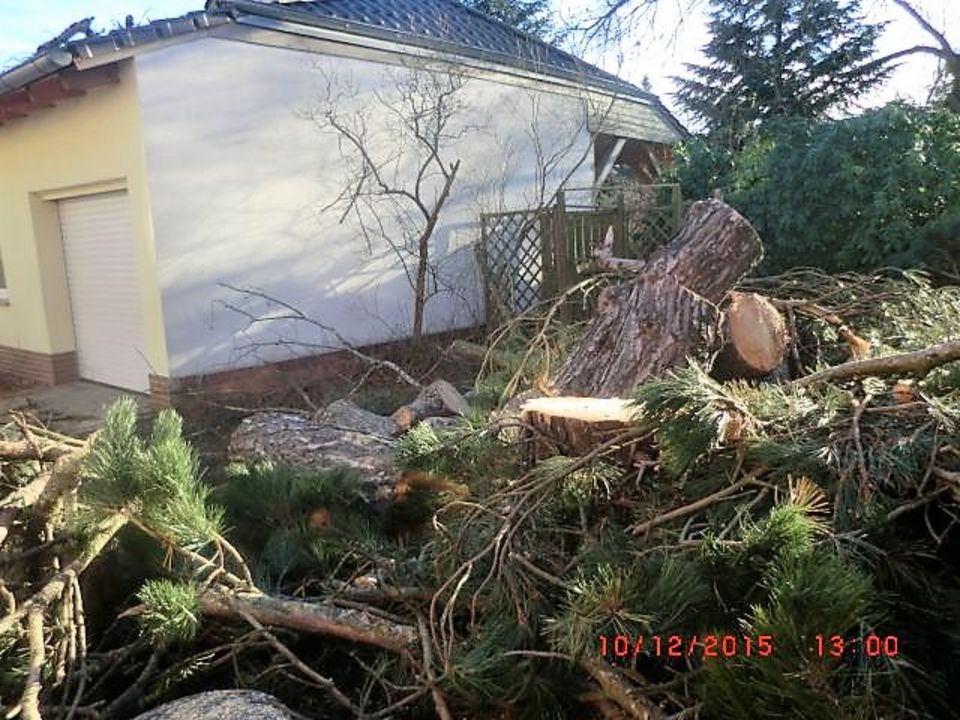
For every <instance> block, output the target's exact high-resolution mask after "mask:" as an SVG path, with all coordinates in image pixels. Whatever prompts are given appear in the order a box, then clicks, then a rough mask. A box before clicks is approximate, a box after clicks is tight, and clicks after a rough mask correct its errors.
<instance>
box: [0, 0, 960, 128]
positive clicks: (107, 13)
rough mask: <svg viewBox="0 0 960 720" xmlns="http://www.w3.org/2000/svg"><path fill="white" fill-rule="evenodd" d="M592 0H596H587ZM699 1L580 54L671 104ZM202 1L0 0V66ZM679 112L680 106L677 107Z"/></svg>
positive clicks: (893, 25) (932, 65)
mask: <svg viewBox="0 0 960 720" xmlns="http://www.w3.org/2000/svg"><path fill="white" fill-rule="evenodd" d="M590 1H591V0H554V5H555V8H556V11H557V13H558V15H559V16H560V17H561V18H570V17H575V16H576V15H577V14H578V13H580V12H582V11H583V8H584V6H585V4H587V3H589V2H590ZM914 1H915V3H916V5H917V6H918V7H919V8H921V9H922V11H923V12H924V14H925V15H926V16H927V17H928V18H929V19H930V20H931V21H933V23H934V25H936V26H937V27H939V28H948V32H947V35H948V37H949V38H950V39H951V40H952V41H953V42H954V44H955V46H960V0H914ZM593 2H595V3H596V2H598V0H593ZM706 5H707V3H706V0H664V2H663V3H661V4H660V5H659V8H660V9H659V10H658V15H657V18H656V21H655V22H654V23H652V27H651V24H650V23H645V27H647V28H648V29H646V30H644V31H642V32H639V33H637V34H636V36H635V37H634V38H633V42H632V43H629V44H627V46H626V47H624V48H623V50H622V52H621V53H614V52H607V53H604V54H600V55H594V56H592V57H587V58H586V59H588V60H590V61H591V62H594V63H596V64H598V65H601V66H602V67H604V69H607V70H610V71H613V72H616V73H617V74H619V75H620V76H622V77H624V78H626V79H627V80H631V81H633V82H635V83H637V84H639V83H640V82H642V81H643V79H644V78H645V77H647V78H649V79H650V82H651V83H652V86H653V90H654V92H656V93H658V94H659V95H660V96H661V98H662V99H663V100H664V102H665V103H666V104H667V105H668V107H670V108H671V109H674V110H677V108H676V107H675V103H674V102H673V101H672V98H671V97H670V95H671V93H672V92H673V91H674V89H675V86H674V83H673V81H672V79H671V77H672V76H674V75H678V74H682V68H683V63H686V62H693V63H696V62H700V61H701V60H702V57H703V56H702V54H701V52H700V48H702V46H703V45H704V43H705V42H706V41H707V28H706V14H705V12H704V7H705V6H706ZM864 5H865V8H866V9H867V12H868V16H869V17H870V18H871V19H874V20H884V21H888V22H889V25H888V27H887V29H886V31H885V33H884V35H883V37H882V39H881V41H880V43H879V51H880V53H882V54H886V53H888V52H894V51H896V50H900V49H903V48H906V47H910V46H913V45H917V44H921V43H922V44H928V43H929V42H930V40H929V38H928V37H927V36H926V35H925V34H924V33H923V31H922V30H921V29H920V28H919V26H918V25H917V24H916V23H915V22H914V21H913V20H912V19H911V18H909V17H908V16H907V15H906V14H905V13H904V12H903V11H902V10H900V9H898V8H896V7H895V6H894V5H893V4H892V3H891V2H890V1H889V0H864ZM202 8H203V0H0V67H6V66H9V65H11V64H13V63H14V62H15V61H16V60H22V59H24V58H25V57H28V56H29V55H30V54H31V53H32V52H33V51H34V50H35V49H36V47H37V46H38V45H40V44H41V43H43V42H45V41H47V40H49V39H50V38H52V37H54V36H55V35H57V34H58V33H59V32H60V31H61V30H63V29H64V28H65V27H67V26H68V25H69V24H70V23H72V22H74V21H76V20H79V19H80V18H82V17H86V16H90V15H92V16H94V17H95V27H99V28H109V27H111V26H112V25H113V23H115V22H119V23H122V22H123V20H124V18H125V17H126V16H127V15H128V14H129V15H132V16H133V18H134V20H135V21H136V22H144V21H146V20H151V19H157V18H163V17H173V16H176V15H181V14H183V13H185V12H188V11H190V10H200V9H202ZM935 72H936V61H935V60H933V59H932V58H930V57H927V56H925V55H914V56H911V57H909V58H907V59H906V60H905V61H904V62H903V65H902V66H901V67H900V68H899V69H898V70H897V71H896V73H895V74H894V75H893V77H892V78H891V80H890V81H889V82H888V83H886V84H885V86H884V87H883V88H882V89H880V90H878V91H876V92H874V93H872V94H871V95H870V96H869V97H866V98H864V99H863V100H862V101H861V103H860V105H861V107H873V106H877V105H882V104H884V103H886V102H889V101H890V100H893V99H896V98H904V99H908V100H913V101H918V102H922V101H923V100H924V99H925V98H926V92H927V90H928V88H929V87H930V84H931V83H932V81H933V78H934V74H935ZM679 114H680V116H681V118H682V117H683V114H682V112H681V113H679Z"/></svg>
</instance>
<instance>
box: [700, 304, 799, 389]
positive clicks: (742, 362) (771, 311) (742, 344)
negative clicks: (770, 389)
mask: <svg viewBox="0 0 960 720" xmlns="http://www.w3.org/2000/svg"><path fill="white" fill-rule="evenodd" d="M723 335H724V341H725V342H724V346H723V349H722V350H721V351H720V353H719V355H718V356H717V359H716V361H715V362H714V365H713V375H714V377H716V378H718V379H720V380H726V379H730V378H756V377H762V376H764V375H767V374H769V373H771V372H773V371H774V370H776V369H777V368H778V367H780V366H781V365H782V364H783V361H784V359H785V358H786V355H787V350H788V348H789V346H790V337H789V333H788V332H787V324H786V322H785V321H784V319H783V316H782V315H781V314H780V312H779V311H778V310H777V308H776V307H774V305H773V303H771V302H770V301H769V300H767V299H766V298H765V297H763V296H762V295H757V294H756V293H739V292H733V293H731V294H730V305H729V307H728V308H727V311H726V314H725V317H724V326H723Z"/></svg>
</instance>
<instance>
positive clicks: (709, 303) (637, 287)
mask: <svg viewBox="0 0 960 720" xmlns="http://www.w3.org/2000/svg"><path fill="white" fill-rule="evenodd" d="M762 256H763V247H762V245H761V244H760V238H759V237H757V233H756V231H755V230H754V229H753V228H752V227H751V226H750V223H749V222H747V220H746V219H745V218H744V217H743V216H742V215H740V214H739V213H738V212H737V211H736V210H734V209H733V208H731V207H730V206H729V205H726V204H724V203H723V202H721V201H719V200H705V201H702V202H697V203H694V204H693V206H692V207H691V208H690V211H689V212H688V213H687V217H686V220H685V221H684V225H683V227H681V228H680V231H679V232H678V233H677V235H676V236H675V237H674V239H673V240H672V241H671V242H670V244H669V245H668V246H667V247H665V248H663V249H662V250H660V251H659V252H657V253H656V254H655V255H654V256H653V257H651V258H650V260H649V261H647V262H646V263H643V264H642V266H637V268H636V271H637V277H636V279H635V280H633V281H631V282H629V283H625V284H623V285H620V286H618V287H616V288H612V289H611V290H609V291H608V292H605V293H604V296H603V298H602V307H601V308H600V309H601V312H599V313H598V314H597V316H596V317H594V318H593V320H592V321H591V322H590V324H589V325H588V326H587V329H586V331H585V332H584V334H583V337H582V338H581V340H580V342H579V343H578V344H577V346H576V347H575V348H574V349H573V351H572V352H571V353H570V355H569V356H568V357H567V360H566V361H565V362H564V363H563V365H562V366H561V367H560V369H559V370H558V371H557V374H556V376H555V377H554V379H553V389H554V390H556V391H557V392H558V393H560V394H563V395H584V396H592V397H617V396H624V395H629V394H630V393H631V392H632V391H633V388H634V387H635V386H636V385H638V384H640V383H642V382H644V381H645V380H647V379H649V378H652V377H656V376H658V375H661V374H662V373H664V372H665V371H667V370H670V369H672V368H675V367H677V366H678V365H681V364H683V363H684V362H686V358H687V357H695V358H696V357H700V358H704V357H706V356H707V355H709V354H712V353H713V352H714V351H715V350H716V349H717V348H718V343H717V341H718V338H719V328H718V321H719V319H720V313H719V310H718V309H717V303H719V302H720V301H721V300H723V298H724V297H725V296H726V294H727V293H728V292H729V291H730V289H731V288H733V287H734V286H735V285H736V283H737V282H738V281H739V280H740V279H741V278H742V277H743V276H744V275H745V274H746V273H747V272H748V271H749V270H750V269H751V268H752V267H753V266H754V265H756V263H757V262H759V260H760V258H761V257H762Z"/></svg>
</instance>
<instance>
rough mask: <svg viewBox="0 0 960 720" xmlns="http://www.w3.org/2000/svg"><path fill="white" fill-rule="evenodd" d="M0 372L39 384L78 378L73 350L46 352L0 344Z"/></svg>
mask: <svg viewBox="0 0 960 720" xmlns="http://www.w3.org/2000/svg"><path fill="white" fill-rule="evenodd" d="M0 373H2V374H4V375H11V376H13V377H15V378H19V379H22V380H26V381H28V382H33V383H40V384H41V385H56V384H58V383H67V382H73V381H74V380H79V379H80V375H79V372H78V370H77V354H76V353H75V352H65V353H56V354H53V355H48V354H46V353H38V352H33V351H31V350H22V349H20V348H12V347H5V346H2V345H0Z"/></svg>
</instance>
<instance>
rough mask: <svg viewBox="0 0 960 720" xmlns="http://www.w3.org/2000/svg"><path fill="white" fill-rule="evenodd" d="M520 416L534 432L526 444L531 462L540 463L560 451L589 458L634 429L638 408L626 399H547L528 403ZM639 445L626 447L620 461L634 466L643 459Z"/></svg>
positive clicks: (621, 451)
mask: <svg viewBox="0 0 960 720" xmlns="http://www.w3.org/2000/svg"><path fill="white" fill-rule="evenodd" d="M520 412H521V417H522V419H523V420H524V422H525V423H526V424H527V425H529V426H530V427H531V428H532V430H531V431H529V432H528V434H527V437H526V443H525V449H526V452H527V459H528V461H529V462H530V463H536V462H537V461H538V460H542V459H544V458H546V457H550V456H553V455H556V454H557V450H559V451H560V452H561V453H562V454H565V455H570V456H571V457H576V456H580V455H585V454H586V453H588V452H590V451H591V450H593V449H594V448H595V447H597V446H598V445H602V444H603V443H605V442H607V441H608V440H610V439H611V438H612V437H614V436H616V435H618V434H620V433H622V432H623V431H624V430H625V429H627V428H629V427H630V426H631V425H633V424H634V423H635V419H636V414H637V408H636V406H635V405H634V404H633V402H632V401H631V400H624V399H622V398H583V397H544V398H535V399H533V400H528V401H527V402H526V403H524V404H523V406H522V407H521V408H520ZM637 442H638V441H636V440H634V441H632V442H630V443H627V444H625V445H624V446H623V448H621V450H620V452H618V453H616V454H615V458H616V460H617V461H618V462H620V463H621V464H623V465H625V466H628V467H629V466H631V465H633V464H634V463H635V461H636V460H637V459H640V457H641V456H640V455H639V454H638V451H637ZM643 457H645V456H643Z"/></svg>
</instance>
